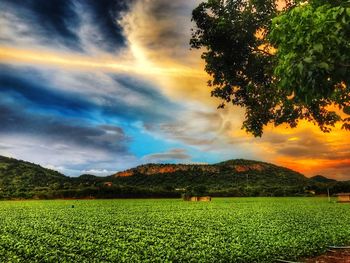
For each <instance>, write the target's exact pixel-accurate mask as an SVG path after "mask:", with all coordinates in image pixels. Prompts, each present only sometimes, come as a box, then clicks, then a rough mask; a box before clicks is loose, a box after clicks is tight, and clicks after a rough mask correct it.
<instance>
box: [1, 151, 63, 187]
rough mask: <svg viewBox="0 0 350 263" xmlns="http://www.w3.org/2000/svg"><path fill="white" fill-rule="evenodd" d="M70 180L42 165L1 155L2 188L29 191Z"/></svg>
mask: <svg viewBox="0 0 350 263" xmlns="http://www.w3.org/2000/svg"><path fill="white" fill-rule="evenodd" d="M67 181H69V178H68V177H66V176H65V175H63V174H61V173H59V172H57V171H54V170H50V169H46V168H43V167H41V166H40V165H37V164H33V163H30V162H25V161H20V160H16V159H13V158H8V157H4V156H0V189H2V190H3V189H7V190H9V191H10V190H16V191H27V190H28V189H34V188H37V187H47V186H48V185H52V184H54V183H57V184H63V183H65V182H67Z"/></svg>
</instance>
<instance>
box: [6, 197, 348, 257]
mask: <svg viewBox="0 0 350 263" xmlns="http://www.w3.org/2000/svg"><path fill="white" fill-rule="evenodd" d="M73 206H74V208H73ZM349 217H350V209H349V207H348V206H347V205H344V204H337V203H328V202H327V199H326V198H230V199H228V198H224V199H221V198H215V199H214V200H213V201H212V202H209V203H192V202H183V201H181V200H164V199H163V200H155V199H153V200H89V201H87V200H79V201H63V200H61V201H30V202H27V201H22V202H9V201H3V202H1V206H0V262H233V263H234V262H240V263H242V262H245V263H250V262H265V263H268V262H276V260H277V259H283V260H289V261H301V260H300V258H301V257H304V256H312V255H315V254H320V253H323V252H325V251H326V250H327V246H329V245H348V244H349V243H350V228H349V223H348V219H349Z"/></svg>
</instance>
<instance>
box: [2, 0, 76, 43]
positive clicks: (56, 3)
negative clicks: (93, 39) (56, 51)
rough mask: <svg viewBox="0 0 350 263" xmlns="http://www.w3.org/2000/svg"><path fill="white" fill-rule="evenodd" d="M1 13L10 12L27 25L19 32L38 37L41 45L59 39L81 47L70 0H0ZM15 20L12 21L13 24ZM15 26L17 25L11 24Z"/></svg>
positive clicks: (74, 13)
mask: <svg viewBox="0 0 350 263" xmlns="http://www.w3.org/2000/svg"><path fill="white" fill-rule="evenodd" d="M1 9H2V12H4V14H13V15H14V16H15V17H16V18H17V19H18V20H16V21H17V22H18V21H20V22H22V23H24V24H25V25H26V26H27V28H26V29H25V30H23V31H21V32H19V33H22V36H23V35H30V36H34V35H33V33H35V35H36V36H39V37H40V40H41V42H42V43H43V44H48V43H50V44H55V42H59V43H60V44H63V45H65V46H67V47H69V48H74V49H80V41H79V37H78V36H77V34H76V30H77V29H78V27H79V23H80V20H79V17H78V15H77V13H76V12H75V10H74V5H73V3H72V1H70V0H49V1H47V0H2V4H1ZM16 21H13V22H14V23H15V22H16ZM14 26H16V25H14Z"/></svg>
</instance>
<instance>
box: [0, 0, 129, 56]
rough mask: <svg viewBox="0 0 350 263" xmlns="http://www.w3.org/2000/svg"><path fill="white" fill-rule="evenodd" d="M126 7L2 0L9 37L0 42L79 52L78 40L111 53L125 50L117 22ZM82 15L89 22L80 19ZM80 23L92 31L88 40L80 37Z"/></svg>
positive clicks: (106, 0) (81, 0)
mask: <svg viewBox="0 0 350 263" xmlns="http://www.w3.org/2000/svg"><path fill="white" fill-rule="evenodd" d="M129 4H130V1H121V0H98V1H96V0H2V2H1V6H0V7H1V10H2V12H3V18H4V19H5V20H7V24H9V26H10V27H11V28H10V31H12V33H11V34H12V35H11V37H4V36H3V37H1V38H0V40H1V42H3V43H17V44H18V43H21V39H25V38H30V39H31V41H37V42H39V43H40V44H41V45H44V46H64V47H66V48H69V49H73V50H75V51H81V52H82V51H85V50H84V49H85V47H84V46H83V44H82V38H87V39H89V41H91V43H88V45H94V46H96V47H97V48H100V49H103V50H105V51H108V52H112V51H115V50H117V49H119V48H120V47H123V46H125V39H124V37H123V32H122V28H121V26H120V25H119V24H118V22H117V21H118V19H120V17H121V15H122V13H123V12H125V11H126V10H127V8H128V5H129ZM84 15H85V16H88V17H90V19H89V20H84V19H82V17H83V16H84ZM83 23H84V24H89V25H88V26H89V27H91V28H94V30H89V31H88V32H85V34H90V35H88V36H84V35H81V34H82V33H81V32H80V29H81V27H82V26H83ZM84 26H85V25H84ZM11 38H12V39H11Z"/></svg>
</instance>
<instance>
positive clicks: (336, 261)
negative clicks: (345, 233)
mask: <svg viewBox="0 0 350 263" xmlns="http://www.w3.org/2000/svg"><path fill="white" fill-rule="evenodd" d="M302 262H305V263H350V249H330V250H329V251H328V252H327V253H326V254H323V255H321V256H318V257H315V258H309V259H305V260H303V261H302Z"/></svg>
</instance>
